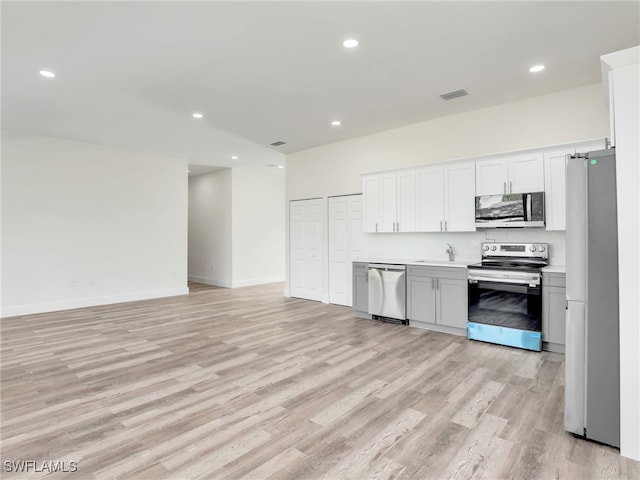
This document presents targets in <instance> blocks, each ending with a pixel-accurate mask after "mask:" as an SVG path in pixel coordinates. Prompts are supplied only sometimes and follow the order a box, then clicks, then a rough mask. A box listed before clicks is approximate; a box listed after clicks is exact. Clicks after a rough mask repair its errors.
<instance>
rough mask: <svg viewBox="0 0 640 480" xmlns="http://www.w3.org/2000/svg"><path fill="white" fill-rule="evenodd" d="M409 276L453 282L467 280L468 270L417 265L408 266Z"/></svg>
mask: <svg viewBox="0 0 640 480" xmlns="http://www.w3.org/2000/svg"><path fill="white" fill-rule="evenodd" d="M407 276H413V277H435V278H448V279H451V280H466V279H467V269H466V268H460V267H449V268H447V267H423V266H416V265H408V266H407Z"/></svg>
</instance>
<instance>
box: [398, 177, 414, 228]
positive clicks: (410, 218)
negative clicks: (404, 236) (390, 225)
mask: <svg viewBox="0 0 640 480" xmlns="http://www.w3.org/2000/svg"><path fill="white" fill-rule="evenodd" d="M396 185H397V192H396V199H397V205H396V222H397V223H396V232H415V231H416V174H415V171H414V170H402V171H400V172H398V173H397V174H396Z"/></svg>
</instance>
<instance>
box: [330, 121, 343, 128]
mask: <svg viewBox="0 0 640 480" xmlns="http://www.w3.org/2000/svg"><path fill="white" fill-rule="evenodd" d="M331 125H333V126H334V127H339V126H340V125H342V122H341V121H340V120H334V121H333V122H331Z"/></svg>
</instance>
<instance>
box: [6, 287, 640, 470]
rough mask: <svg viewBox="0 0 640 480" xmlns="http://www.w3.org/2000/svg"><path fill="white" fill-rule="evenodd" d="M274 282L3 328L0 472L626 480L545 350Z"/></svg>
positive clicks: (558, 359)
mask: <svg viewBox="0 0 640 480" xmlns="http://www.w3.org/2000/svg"><path fill="white" fill-rule="evenodd" d="M282 291H283V285H282V284H275V285H267V286H259V287H247V288H239V289H234V290H228V289H221V288H215V287H208V286H204V285H197V284H196V285H191V293H190V294H189V295H187V296H182V297H173V298H168V299H159V300H149V301H143V302H135V303H127V304H120V305H111V306H104V307H94V308H85V309H79V310H71V311H66V312H58V313H50V314H42V315H31V316H24V317H14V318H10V319H4V320H2V357H1V361H2V468H3V470H4V471H3V472H2V473H3V474H2V478H41V477H42V476H43V474H42V473H36V472H33V471H31V472H29V473H23V474H15V473H8V472H7V471H6V470H7V468H6V465H5V462H7V461H17V460H34V461H36V462H38V464H39V466H41V465H42V462H44V461H49V462H55V461H61V462H62V461H64V462H66V463H65V465H67V466H68V465H70V464H69V462H78V463H77V465H78V467H77V472H75V473H62V472H57V473H53V474H51V475H49V476H47V477H46V478H47V479H51V480H53V479H58V478H75V479H79V478H82V479H92V478H96V479H98V478H99V479H103V478H104V479H106V478H122V479H132V478H141V479H150V480H151V479H153V480H155V479H163V478H167V479H195V478H205V479H208V478H211V479H219V478H220V479H266V478H277V479H292V480H293V479H296V480H299V479H336V480H343V479H368V478H371V479H374V478H375V479H391V478H393V479H408V478H414V479H440V478H454V479H466V478H490V479H492V478H509V479H520V478H522V479H525V478H540V479H555V478H567V479H587V478H593V479H605V478H628V479H638V478H640V468H639V464H638V463H637V462H633V461H630V460H627V459H624V458H622V457H620V456H619V453H618V451H617V450H614V449H612V448H608V447H604V446H601V445H598V444H594V443H590V442H586V441H583V440H580V439H575V438H573V437H572V436H571V435H569V434H567V433H565V432H564V431H563V423H562V403H563V371H564V368H563V367H564V365H563V357H562V355H558V354H551V353H532V352H527V351H523V350H517V349H511V348H508V347H501V346H495V345H489V344H484V343H478V342H472V341H469V340H467V339H466V338H462V337H457V336H452V335H447V334H442V333H436V332H429V331H424V330H419V329H415V328H410V327H405V326H401V325H392V324H385V323H379V322H375V321H371V320H364V319H358V318H355V317H354V315H353V313H352V311H351V309H349V308H345V307H339V306H334V305H323V304H320V303H316V302H310V301H304V300H297V299H288V298H284V297H283V296H282Z"/></svg>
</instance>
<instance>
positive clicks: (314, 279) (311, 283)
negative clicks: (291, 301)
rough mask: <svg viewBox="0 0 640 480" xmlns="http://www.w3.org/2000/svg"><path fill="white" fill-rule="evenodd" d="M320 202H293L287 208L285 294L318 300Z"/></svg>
mask: <svg viewBox="0 0 640 480" xmlns="http://www.w3.org/2000/svg"><path fill="white" fill-rule="evenodd" d="M321 232H322V201H321V199H319V198H316V199H311V200H293V201H291V202H290V205H289V236H290V237H289V252H290V253H289V257H290V258H289V273H290V275H289V293H290V295H291V296H292V297H298V298H305V299H308V300H318V301H320V300H321V299H322V234H321Z"/></svg>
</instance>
